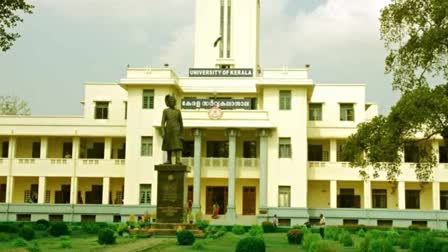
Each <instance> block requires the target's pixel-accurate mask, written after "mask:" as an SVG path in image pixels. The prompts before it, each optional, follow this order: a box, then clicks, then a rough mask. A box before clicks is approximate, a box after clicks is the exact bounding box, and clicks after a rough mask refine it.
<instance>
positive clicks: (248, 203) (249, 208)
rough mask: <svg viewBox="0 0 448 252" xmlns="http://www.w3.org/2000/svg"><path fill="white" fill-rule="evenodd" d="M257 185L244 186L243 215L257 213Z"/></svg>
mask: <svg viewBox="0 0 448 252" xmlns="http://www.w3.org/2000/svg"><path fill="white" fill-rule="evenodd" d="M255 199H256V193H255V186H245V187H243V215H255Z"/></svg>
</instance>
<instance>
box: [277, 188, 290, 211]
mask: <svg viewBox="0 0 448 252" xmlns="http://www.w3.org/2000/svg"><path fill="white" fill-rule="evenodd" d="M278 207H291V187H290V186H279V187H278Z"/></svg>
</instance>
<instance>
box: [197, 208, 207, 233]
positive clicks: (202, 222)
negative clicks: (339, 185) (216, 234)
mask: <svg viewBox="0 0 448 252" xmlns="http://www.w3.org/2000/svg"><path fill="white" fill-rule="evenodd" d="M198 213H200V212H198ZM196 225H197V226H198V228H199V229H200V230H202V231H204V230H205V229H206V228H207V227H208V226H209V225H210V222H209V221H208V220H197V221H196Z"/></svg>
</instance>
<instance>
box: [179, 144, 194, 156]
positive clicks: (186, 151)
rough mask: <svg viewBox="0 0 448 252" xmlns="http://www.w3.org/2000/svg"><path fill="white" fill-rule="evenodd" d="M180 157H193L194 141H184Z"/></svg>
mask: <svg viewBox="0 0 448 252" xmlns="http://www.w3.org/2000/svg"><path fill="white" fill-rule="evenodd" d="M183 147H184V148H183V149H182V157H194V141H184V143H183Z"/></svg>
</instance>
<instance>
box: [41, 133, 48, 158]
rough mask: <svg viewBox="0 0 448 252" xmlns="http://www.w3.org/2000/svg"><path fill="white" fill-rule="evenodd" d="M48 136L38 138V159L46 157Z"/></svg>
mask: <svg viewBox="0 0 448 252" xmlns="http://www.w3.org/2000/svg"><path fill="white" fill-rule="evenodd" d="M47 149H48V137H41V138H40V159H46V158H47Z"/></svg>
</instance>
